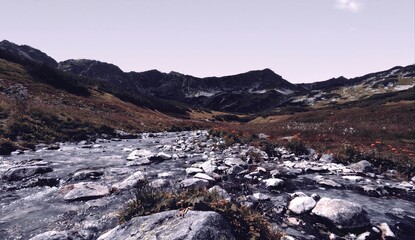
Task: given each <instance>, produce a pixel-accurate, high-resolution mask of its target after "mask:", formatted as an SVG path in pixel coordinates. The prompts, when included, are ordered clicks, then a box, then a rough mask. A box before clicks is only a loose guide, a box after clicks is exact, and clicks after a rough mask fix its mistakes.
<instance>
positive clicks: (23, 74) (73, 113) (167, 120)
mask: <svg viewBox="0 0 415 240" xmlns="http://www.w3.org/2000/svg"><path fill="white" fill-rule="evenodd" d="M38 77H39V76H36V74H34V73H33V72H32V71H29V70H28V67H24V66H22V65H19V64H16V63H11V62H9V61H5V60H2V59H0V100H1V101H0V118H1V120H0V133H1V136H2V137H1V142H2V144H3V145H4V143H5V142H6V143H7V142H13V143H15V144H17V146H20V147H33V144H35V143H39V142H48V143H50V142H54V141H68V140H69V141H70V140H81V139H88V138H91V137H98V136H99V135H100V134H107V135H110V136H111V135H112V136H115V135H116V133H115V132H114V129H117V130H124V131H127V132H143V131H163V130H169V129H173V128H177V129H180V128H183V127H184V128H187V127H191V126H192V125H198V124H200V123H197V122H196V123H194V122H186V123H185V124H184V122H185V121H186V120H183V119H176V118H174V117H171V116H168V115H166V114H163V113H160V112H158V111H154V110H150V109H148V108H146V107H140V106H137V105H135V104H132V103H130V102H125V101H122V100H120V99H119V98H117V97H115V96H114V95H112V94H110V93H107V92H102V91H99V90H97V89H96V88H92V87H85V86H83V85H79V86H76V87H77V88H79V89H82V91H79V89H77V88H75V87H74V86H75V85H73V84H72V85H70V87H68V86H66V85H65V84H62V82H61V83H60V82H59V81H63V80H62V79H59V78H58V79H54V80H55V81H56V82H55V83H52V84H51V83H50V82H45V81H41V80H38ZM67 77H68V78H71V76H67ZM72 80H75V79H72ZM57 83H58V84H57ZM63 83H64V82H63ZM72 83H73V82H72ZM57 86H58V87H57ZM74 89H77V91H78V92H77V93H75V92H74V91H73V90H74ZM80 93H81V94H80ZM6 145H7V144H6ZM6 150H7V149H3V150H2V154H4V152H5V151H6ZM9 150H10V149H9ZM6 152H7V151H6Z"/></svg>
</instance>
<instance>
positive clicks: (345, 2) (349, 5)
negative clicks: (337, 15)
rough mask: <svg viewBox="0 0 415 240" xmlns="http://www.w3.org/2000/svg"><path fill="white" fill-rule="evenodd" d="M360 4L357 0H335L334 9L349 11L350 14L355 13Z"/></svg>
mask: <svg viewBox="0 0 415 240" xmlns="http://www.w3.org/2000/svg"><path fill="white" fill-rule="evenodd" d="M361 7H362V4H361V3H359V1H357V0H336V8H337V9H341V10H346V11H350V12H352V13H357V12H358V11H359V10H360V8H361Z"/></svg>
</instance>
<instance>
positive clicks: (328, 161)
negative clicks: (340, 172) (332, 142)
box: [319, 154, 334, 163]
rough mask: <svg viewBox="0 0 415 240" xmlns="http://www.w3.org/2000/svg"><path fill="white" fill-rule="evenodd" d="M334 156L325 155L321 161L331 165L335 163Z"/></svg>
mask: <svg viewBox="0 0 415 240" xmlns="http://www.w3.org/2000/svg"><path fill="white" fill-rule="evenodd" d="M333 159H334V158H333V155H332V154H323V155H321V157H320V159H319V161H320V162H326V163H331V162H333Z"/></svg>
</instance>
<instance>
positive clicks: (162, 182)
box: [149, 179, 169, 188]
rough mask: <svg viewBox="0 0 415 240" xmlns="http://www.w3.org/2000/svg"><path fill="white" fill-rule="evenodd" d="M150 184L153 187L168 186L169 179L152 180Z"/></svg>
mask: <svg viewBox="0 0 415 240" xmlns="http://www.w3.org/2000/svg"><path fill="white" fill-rule="evenodd" d="M149 185H150V187H153V188H162V187H167V186H168V185H169V181H167V180H166V179H156V180H153V181H151V182H150V183H149Z"/></svg>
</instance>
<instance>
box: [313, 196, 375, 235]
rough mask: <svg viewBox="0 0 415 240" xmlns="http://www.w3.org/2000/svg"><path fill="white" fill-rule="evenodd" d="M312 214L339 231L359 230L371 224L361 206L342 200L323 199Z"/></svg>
mask: <svg viewBox="0 0 415 240" xmlns="http://www.w3.org/2000/svg"><path fill="white" fill-rule="evenodd" d="M311 212H312V213H313V214H314V215H315V216H317V217H320V218H321V219H323V220H325V222H328V223H329V225H333V226H335V227H336V228H337V229H357V228H362V227H366V226H368V225H369V224H370V219H369V217H368V215H367V212H366V211H365V210H364V209H363V208H362V207H361V206H360V205H358V204H356V203H353V202H349V201H346V200H342V199H330V198H322V199H320V201H318V202H317V204H316V206H315V207H314V209H313V211H311Z"/></svg>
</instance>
